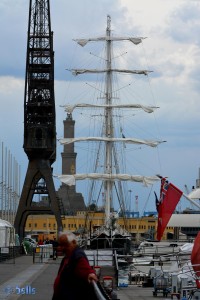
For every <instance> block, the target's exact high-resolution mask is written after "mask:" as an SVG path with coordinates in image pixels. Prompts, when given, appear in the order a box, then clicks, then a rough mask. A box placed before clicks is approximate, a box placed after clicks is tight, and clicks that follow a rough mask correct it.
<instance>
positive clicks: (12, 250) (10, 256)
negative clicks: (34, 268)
mask: <svg viewBox="0 0 200 300" xmlns="http://www.w3.org/2000/svg"><path fill="white" fill-rule="evenodd" d="M22 254H23V250H22V247H21V246H12V247H0V263H10V264H14V263H15V258H16V257H19V256H21V255H22Z"/></svg>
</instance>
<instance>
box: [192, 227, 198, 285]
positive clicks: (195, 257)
mask: <svg viewBox="0 0 200 300" xmlns="http://www.w3.org/2000/svg"><path fill="white" fill-rule="evenodd" d="M191 263H192V267H193V270H194V272H195V274H196V278H197V279H196V285H197V288H198V289H199V288H200V231H199V232H198V234H197V237H196V239H195V241H194V246H193V249H192V253H191Z"/></svg>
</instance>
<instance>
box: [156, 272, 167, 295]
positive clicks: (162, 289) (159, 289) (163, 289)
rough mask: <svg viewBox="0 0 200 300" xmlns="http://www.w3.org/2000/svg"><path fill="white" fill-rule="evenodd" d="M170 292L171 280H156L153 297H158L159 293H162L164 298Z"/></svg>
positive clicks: (164, 278) (158, 278)
mask: <svg viewBox="0 0 200 300" xmlns="http://www.w3.org/2000/svg"><path fill="white" fill-rule="evenodd" d="M169 292H170V288H169V280H168V278H167V277H164V276H158V277H156V278H154V291H153V296H157V294H158V293H162V294H163V297H167V294H168V293H169Z"/></svg>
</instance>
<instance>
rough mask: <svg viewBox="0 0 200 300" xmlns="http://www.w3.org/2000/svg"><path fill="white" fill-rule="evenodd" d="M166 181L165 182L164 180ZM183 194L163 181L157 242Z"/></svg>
mask: <svg viewBox="0 0 200 300" xmlns="http://www.w3.org/2000/svg"><path fill="white" fill-rule="evenodd" d="M163 179H164V180H163ZM182 194H183V192H182V191H181V190H179V189H178V188H177V187H176V186H174V185H173V184H172V183H168V181H167V180H166V179H165V178H162V180H161V191H160V201H159V208H158V227H157V240H158V241H160V240H161V238H162V236H163V233H164V230H165V228H166V226H167V224H168V222H169V220H170V218H171V215H172V214H173V212H174V210H175V208H176V205H177V204H178V202H179V200H180V198H181V196H182Z"/></svg>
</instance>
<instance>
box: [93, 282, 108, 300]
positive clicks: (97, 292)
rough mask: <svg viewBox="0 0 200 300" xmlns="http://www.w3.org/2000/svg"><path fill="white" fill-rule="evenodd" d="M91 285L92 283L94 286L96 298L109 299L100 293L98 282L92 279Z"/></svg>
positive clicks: (99, 299) (100, 299)
mask: <svg viewBox="0 0 200 300" xmlns="http://www.w3.org/2000/svg"><path fill="white" fill-rule="evenodd" d="M92 285H93V288H94V292H95V294H96V297H97V299H98V300H108V299H110V298H109V297H108V296H107V297H106V298H105V297H104V295H103V294H102V291H101V290H100V288H99V286H98V284H97V283H96V282H95V281H94V280H92Z"/></svg>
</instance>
